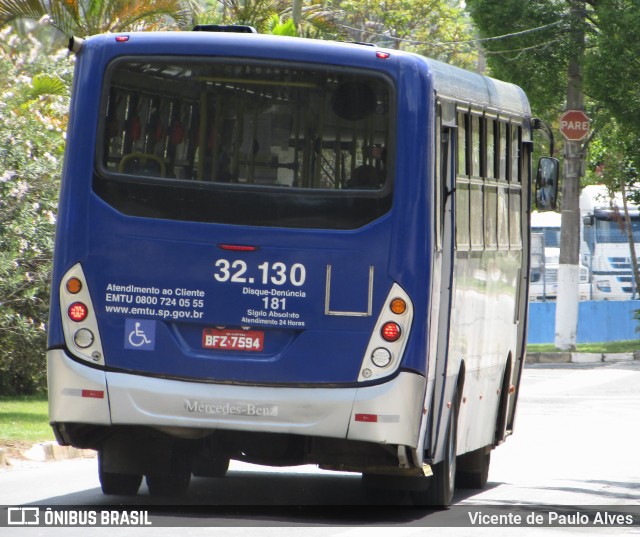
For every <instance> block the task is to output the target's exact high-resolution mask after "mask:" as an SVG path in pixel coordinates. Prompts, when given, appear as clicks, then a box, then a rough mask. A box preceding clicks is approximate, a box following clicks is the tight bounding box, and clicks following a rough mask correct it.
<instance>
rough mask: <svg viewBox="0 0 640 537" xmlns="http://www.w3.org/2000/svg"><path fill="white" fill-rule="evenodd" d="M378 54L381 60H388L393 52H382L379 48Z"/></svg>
mask: <svg viewBox="0 0 640 537" xmlns="http://www.w3.org/2000/svg"><path fill="white" fill-rule="evenodd" d="M376 56H377V57H378V58H380V59H381V60H386V59H387V58H389V56H391V54H389V53H388V52H382V51H381V50H379V51H378V52H376Z"/></svg>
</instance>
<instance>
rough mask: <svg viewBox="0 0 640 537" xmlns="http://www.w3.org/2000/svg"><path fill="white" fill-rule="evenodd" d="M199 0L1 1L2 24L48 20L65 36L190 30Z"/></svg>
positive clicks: (0, 21)
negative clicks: (169, 29)
mask: <svg viewBox="0 0 640 537" xmlns="http://www.w3.org/2000/svg"><path fill="white" fill-rule="evenodd" d="M198 10H199V4H198V2H197V1H196V0H136V1H135V2H130V1H128V0H0V25H6V24H8V23H12V22H19V21H24V20H31V21H42V20H43V19H48V20H50V21H51V23H52V24H53V25H54V26H55V27H56V28H58V29H59V30H61V31H62V32H63V33H64V34H65V35H67V36H72V35H77V36H88V35H94V34H100V33H105V32H123V31H134V30H162V29H168V28H180V29H188V28H190V27H191V26H193V20H194V14H195V13H197V12H198Z"/></svg>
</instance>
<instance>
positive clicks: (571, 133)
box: [560, 110, 589, 142]
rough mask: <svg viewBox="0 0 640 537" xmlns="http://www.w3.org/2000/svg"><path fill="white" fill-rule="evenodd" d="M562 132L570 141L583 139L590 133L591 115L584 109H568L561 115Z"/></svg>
mask: <svg viewBox="0 0 640 537" xmlns="http://www.w3.org/2000/svg"><path fill="white" fill-rule="evenodd" d="M560 132H561V133H562V136H564V137H565V139H566V140H569V141H570V142H579V141H580V140H583V139H584V138H586V136H587V134H589V117H588V116H587V114H585V113H584V112H583V111H582V110H567V111H566V112H565V113H564V114H562V115H561V116H560Z"/></svg>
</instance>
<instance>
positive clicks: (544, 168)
mask: <svg viewBox="0 0 640 537" xmlns="http://www.w3.org/2000/svg"><path fill="white" fill-rule="evenodd" d="M559 178H560V162H558V159H557V158H552V157H542V158H541V159H540V160H539V161H538V174H537V175H536V207H537V208H538V210H539V211H553V210H555V208H556V201H557V199H558V181H559Z"/></svg>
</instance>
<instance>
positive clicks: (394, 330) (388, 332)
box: [380, 323, 402, 343]
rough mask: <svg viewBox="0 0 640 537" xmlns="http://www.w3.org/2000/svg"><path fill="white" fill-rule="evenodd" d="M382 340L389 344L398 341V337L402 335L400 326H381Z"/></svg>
mask: <svg viewBox="0 0 640 537" xmlns="http://www.w3.org/2000/svg"><path fill="white" fill-rule="evenodd" d="M380 333H381V335H382V339H384V340H385V341H388V342H389V343H393V342H394V341H398V340H399V339H400V336H401V335H402V329H401V328H400V325H399V324H397V323H386V324H385V325H383V327H382V330H381V332H380Z"/></svg>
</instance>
